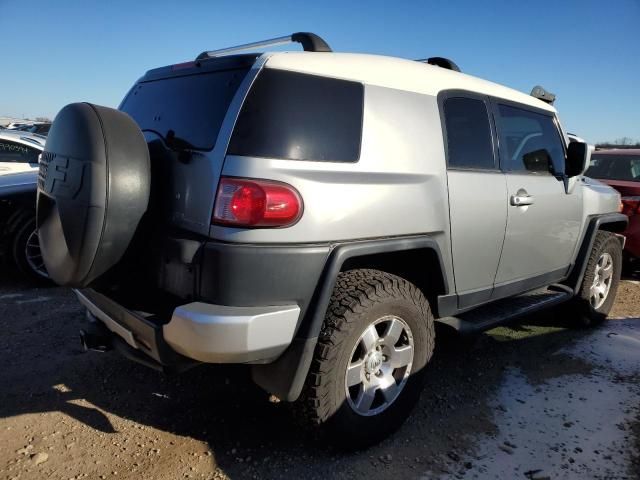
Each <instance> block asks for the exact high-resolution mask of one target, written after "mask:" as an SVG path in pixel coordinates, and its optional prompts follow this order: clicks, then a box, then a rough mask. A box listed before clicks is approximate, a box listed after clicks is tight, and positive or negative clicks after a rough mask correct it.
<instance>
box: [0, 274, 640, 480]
mask: <svg viewBox="0 0 640 480" xmlns="http://www.w3.org/2000/svg"><path fill="white" fill-rule="evenodd" d="M612 316H613V317H616V318H617V319H615V320H609V321H607V322H606V323H605V324H604V325H603V326H601V327H600V328H598V329H595V330H575V329H571V328H568V327H567V325H566V324H565V323H566V322H564V319H562V318H559V317H558V315H557V314H556V313H555V312H547V313H545V314H543V315H539V316H537V317H536V318H529V319H526V320H523V321H522V322H520V323H519V324H517V325H513V326H511V327H509V328H506V327H502V328H499V329H495V330H492V331H491V332H489V333H488V334H485V335H483V336H482V337H481V338H480V339H479V341H478V342H477V343H476V344H475V345H473V346H471V347H466V348H461V347H458V348H457V347H456V346H455V344H450V343H448V344H447V345H446V346H444V347H442V348H440V349H439V351H438V352H437V354H436V355H435V357H434V360H433V361H432V362H431V363H430V365H429V367H428V368H429V379H428V383H427V386H426V388H425V391H424V393H423V395H422V398H421V401H420V404H419V406H418V408H417V409H416V410H415V412H414V414H413V415H412V416H411V418H410V419H409V420H408V421H407V423H406V424H405V425H404V426H403V427H402V428H401V430H400V431H399V432H398V433H396V434H395V435H393V436H392V437H391V438H389V439H388V440H385V441H384V442H383V443H382V444H380V445H378V446H376V447H373V448H371V449H369V450H366V451H363V452H358V453H350V454H344V453H341V452H339V451H336V450H334V449H332V448H331V446H326V445H323V444H320V443H318V442H317V441H316V440H315V439H314V438H313V437H312V436H311V435H309V434H308V433H307V432H305V431H303V430H300V429H299V428H297V427H296V424H295V422H294V421H293V420H292V415H291V412H290V409H289V408H288V406H287V405H285V404H282V403H279V404H274V403H270V402H269V401H268V395H267V394H266V393H264V392H262V391H261V390H259V389H258V388H256V387H253V386H252V385H251V383H250V382H249V381H248V380H247V375H246V372H245V371H244V370H243V369H242V368H235V369H221V368H216V367H202V368H197V369H194V370H192V371H189V372H187V373H185V374H183V375H180V376H172V377H167V376H163V375H161V374H159V373H156V372H154V371H151V370H148V369H146V368H145V367H143V366H140V365H137V364H134V363H131V362H129V361H128V360H126V359H124V358H121V357H119V356H118V355H117V354H115V353H105V354H99V353H84V352H83V351H82V349H81V348H80V344H79V340H78V333H77V332H78V329H79V327H80V325H81V324H82V321H83V311H82V309H81V308H80V307H79V306H78V304H77V302H76V300H75V298H74V296H73V294H72V293H71V292H70V291H69V290H66V289H63V288H54V287H49V288H33V287H29V286H28V285H25V284H21V283H19V282H17V281H16V280H15V279H14V278H10V277H8V276H7V274H6V273H5V274H0V331H2V336H1V337H0V365H1V367H0V369H1V370H0V372H1V373H0V479H43V478H52V479H65V480H66V479H81V478H89V479H94V478H108V479H118V478H125V479H140V478H153V479H177V478H194V479H212V478H233V479H236V478H238V479H244V478H260V479H262V478H318V479H332V478H345V479H351V478H353V479H356V478H367V479H382V478H390V477H394V478H395V477H397V478H425V479H426V478H481V479H482V478H502V479H510V478H513V479H518V478H521V479H539V480H541V479H544V478H570V479H573V478H575V479H586V478H594V479H605V478H608V479H614V478H615V479H638V478H640V453H639V452H640V395H639V394H640V382H639V381H638V380H640V282H638V279H633V278H632V279H630V280H627V281H625V282H624V283H623V285H622V286H621V289H620V291H619V293H618V299H617V302H616V305H615V307H614V311H613V312H612Z"/></svg>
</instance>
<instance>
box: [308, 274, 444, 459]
mask: <svg viewBox="0 0 640 480" xmlns="http://www.w3.org/2000/svg"><path fill="white" fill-rule="evenodd" d="M434 342H435V333H434V322H433V316H432V314H431V310H430V308H429V303H428V301H427V300H426V298H425V297H424V296H423V295H422V293H421V292H420V290H419V289H418V288H417V287H415V286H414V285H412V284H411V283H409V282H407V281H406V280H404V279H402V278H399V277H396V276H394V275H391V274H388V273H384V272H380V271H376V270H354V271H349V272H345V273H342V274H340V275H339V277H338V279H337V282H336V287H335V290H334V292H333V296H332V298H331V303H330V306H329V309H328V311H327V316H326V318H325V322H324V325H323V329H322V332H321V335H320V338H319V340H318V345H317V347H316V351H315V356H314V360H313V364H312V367H311V370H310V372H309V375H308V377H307V382H306V385H305V389H304V392H303V397H302V399H301V402H302V403H301V405H302V407H303V412H304V415H305V417H306V419H307V420H308V421H310V422H311V423H312V424H315V425H320V426H322V427H323V433H325V434H326V435H328V436H329V438H328V440H329V441H330V442H331V443H333V444H337V445H339V446H341V447H343V448H346V449H357V448H362V447H365V446H368V445H371V444H373V443H376V442H378V441H380V440H381V439H383V438H384V437H386V436H387V435H389V434H390V433H391V432H393V431H394V430H396V429H397V428H398V427H399V426H400V425H401V424H402V422H404V420H405V419H406V418H407V417H408V415H409V413H410V412H411V409H412V408H413V406H414V405H415V404H416V402H417V401H418V399H419V396H420V393H421V390H422V388H423V383H424V368H425V366H426V364H427V363H428V361H429V359H430V358H431V355H432V353H433V348H434Z"/></svg>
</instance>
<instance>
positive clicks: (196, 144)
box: [120, 69, 248, 150]
mask: <svg viewBox="0 0 640 480" xmlns="http://www.w3.org/2000/svg"><path fill="white" fill-rule="evenodd" d="M247 71H248V70H247V69H233V70H222V71H215V72H211V73H199V74H196V75H184V76H180V77H171V78H163V79H160V80H152V81H147V82H140V83H138V84H137V85H136V86H134V87H133V89H132V90H131V92H130V93H129V95H128V96H127V98H126V99H125V100H124V102H123V104H122V106H121V107H120V109H121V110H122V111H124V112H127V113H128V114H129V115H131V116H132V117H133V119H134V120H135V121H136V122H137V123H138V125H139V126H140V128H141V129H142V130H143V131H144V130H151V131H154V132H156V133H158V134H160V135H161V136H162V138H164V139H165V140H166V139H167V136H168V135H171V136H173V137H175V139H176V140H178V141H180V143H181V144H183V145H185V146H187V147H189V148H193V149H195V150H211V149H212V148H213V147H214V144H215V141H216V138H217V136H218V132H219V130H220V127H221V125H222V121H223V120H224V116H225V114H226V113H227V109H228V108H229V104H230V103H231V100H232V99H233V96H234V95H235V93H236V90H238V87H239V86H240V82H242V80H243V79H244V77H245V75H246V73H247ZM170 132H173V133H171V134H170Z"/></svg>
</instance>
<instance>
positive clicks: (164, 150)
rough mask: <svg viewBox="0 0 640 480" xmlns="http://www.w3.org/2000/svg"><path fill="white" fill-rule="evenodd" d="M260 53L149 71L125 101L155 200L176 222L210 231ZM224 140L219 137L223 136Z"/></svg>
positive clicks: (164, 214)
mask: <svg viewBox="0 0 640 480" xmlns="http://www.w3.org/2000/svg"><path fill="white" fill-rule="evenodd" d="M254 61H255V55H244V56H243V55H241V56H237V57H234V56H231V57H221V58H212V59H209V60H203V61H199V62H187V63H186V64H178V65H172V66H168V67H161V68H158V69H155V70H151V71H149V72H147V74H146V75H145V76H144V77H142V78H141V79H140V80H139V81H138V83H137V84H136V85H134V87H133V88H132V89H131V91H130V92H129V93H128V95H127V96H126V97H125V99H124V100H123V102H122V104H121V105H120V110H122V111H124V112H126V113H127V114H129V115H130V116H131V117H132V118H133V119H134V120H135V121H136V123H137V124H138V126H139V127H140V129H141V130H142V132H143V133H144V135H145V138H146V140H147V144H148V146H149V153H150V157H151V168H152V179H153V180H152V192H151V196H152V198H151V204H152V207H153V208H154V209H155V210H156V212H157V215H158V216H160V217H162V218H163V219H164V220H166V221H167V222H168V223H169V224H171V225H172V226H174V227H178V228H181V229H185V230H189V231H192V232H196V233H200V234H204V235H206V234H208V232H209V227H210V225H211V211H212V210H213V200H214V196H215V191H216V188H217V185H218V180H219V176H220V171H221V169H222V163H223V160H224V154H225V151H226V147H227V145H226V141H227V140H228V137H229V135H230V132H231V127H232V125H233V115H228V112H229V110H232V111H237V109H239V106H240V105H239V104H234V100H235V101H236V102H239V101H240V98H237V97H238V95H237V94H238V93H239V92H240V95H239V97H242V96H243V92H244V91H246V88H247V87H248V85H244V86H243V82H245V79H246V77H247V73H248V72H249V69H250V68H251V66H252V65H253V63H254ZM219 139H220V141H219Z"/></svg>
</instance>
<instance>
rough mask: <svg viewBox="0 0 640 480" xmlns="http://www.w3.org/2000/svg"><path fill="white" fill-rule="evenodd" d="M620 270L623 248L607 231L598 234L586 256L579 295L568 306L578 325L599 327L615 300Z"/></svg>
mask: <svg viewBox="0 0 640 480" xmlns="http://www.w3.org/2000/svg"><path fill="white" fill-rule="evenodd" d="M621 270H622V247H621V245H620V242H619V241H618V239H617V238H616V237H615V235H613V234H612V233H609V232H598V233H597V234H596V239H595V241H594V243H593V248H592V249H591V254H590V255H589V260H588V262H587V268H586V271H585V274H584V279H583V280H582V286H581V287H580V293H579V294H578V295H577V296H576V298H575V299H574V300H573V301H572V302H570V303H569V305H568V307H570V310H568V309H567V310H566V311H571V312H572V315H573V316H574V318H575V320H576V322H577V324H578V325H579V326H583V327H588V326H594V325H597V324H600V323H602V322H603V321H604V319H605V318H607V315H608V314H609V312H610V311H611V308H612V307H613V302H614V301H615V298H616V292H617V290H618V284H619V282H620V273H621Z"/></svg>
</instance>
